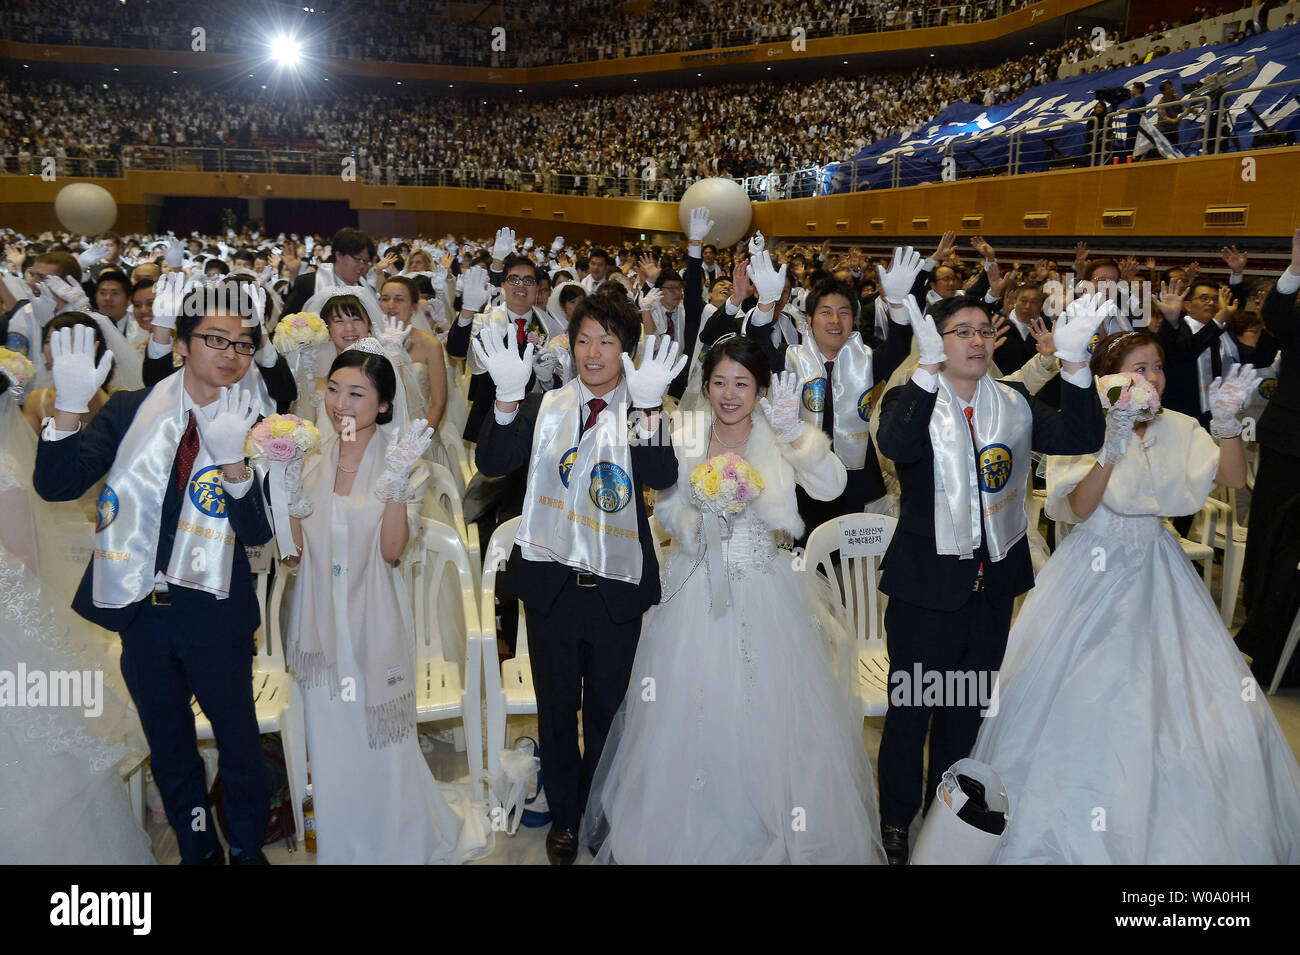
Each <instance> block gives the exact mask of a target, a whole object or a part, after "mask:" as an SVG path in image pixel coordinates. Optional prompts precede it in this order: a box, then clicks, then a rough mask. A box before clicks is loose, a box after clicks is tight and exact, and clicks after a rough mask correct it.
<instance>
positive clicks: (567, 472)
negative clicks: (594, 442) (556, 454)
mask: <svg viewBox="0 0 1300 955" xmlns="http://www.w3.org/2000/svg"><path fill="white" fill-rule="evenodd" d="M577 459H578V449H577V448H576V447H575V448H569V450H567V451H565V452H564V455H563V456H562V457H561V458H560V483H562V484H563V485H564V486H565V487H568V486H569V477H570V476H571V475H572V474H573V464H574V462H575V461H576V460H577Z"/></svg>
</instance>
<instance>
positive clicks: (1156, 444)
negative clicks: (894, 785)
mask: <svg viewBox="0 0 1300 955" xmlns="http://www.w3.org/2000/svg"><path fill="white" fill-rule="evenodd" d="M1162 362H1163V354H1162V352H1161V349H1160V346H1159V345H1158V344H1156V342H1155V340H1154V339H1153V338H1151V336H1149V335H1147V334H1146V333H1144V332H1123V333H1120V334H1117V335H1111V336H1109V337H1108V338H1106V339H1105V340H1103V341H1102V342H1101V343H1100V344H1098V346H1097V347H1096V350H1095V351H1094V352H1093V358H1092V370H1093V372H1094V374H1096V375H1098V376H1105V375H1112V374H1117V373H1119V374H1125V375H1129V376H1131V377H1133V378H1134V379H1137V380H1138V382H1139V384H1141V382H1142V380H1143V379H1145V381H1147V382H1149V383H1150V384H1151V385H1152V386H1153V387H1154V389H1155V391H1156V393H1157V394H1163V392H1164V385H1165V376H1164V369H1163V365H1162ZM1253 384H1254V369H1253V368H1242V367H1241V366H1239V367H1238V369H1234V373H1233V374H1230V375H1228V376H1227V377H1226V378H1224V379H1223V380H1216V381H1215V383H1214V385H1212V386H1211V389H1210V404H1211V408H1212V410H1213V414H1214V420H1213V421H1212V423H1211V429H1210V431H1211V433H1212V434H1213V435H1214V437H1217V438H1218V439H1219V444H1218V446H1216V445H1215V441H1214V438H1212V437H1211V433H1207V432H1206V431H1205V430H1204V429H1203V428H1202V427H1200V425H1199V424H1198V423H1197V421H1196V420H1195V419H1194V418H1190V417H1188V416H1186V415H1182V414H1178V413H1177V412H1174V411H1171V410H1169V409H1165V410H1164V411H1163V412H1162V413H1159V414H1153V413H1152V412H1151V411H1150V410H1147V411H1138V410H1136V409H1134V408H1132V407H1126V408H1123V409H1121V408H1120V405H1123V404H1127V403H1128V402H1127V401H1126V400H1125V399H1123V398H1121V400H1120V401H1119V402H1117V403H1116V406H1115V407H1114V408H1113V409H1112V410H1111V411H1110V412H1109V418H1108V422H1107V432H1106V443H1105V446H1104V447H1103V449H1102V451H1101V453H1100V454H1099V455H1096V456H1092V455H1089V456H1085V457H1073V458H1051V459H1049V461H1048V471H1047V493H1048V502H1047V513H1048V515H1049V516H1051V517H1053V518H1055V519H1057V520H1063V521H1067V522H1069V523H1072V524H1077V525H1078V526H1077V527H1076V528H1075V529H1074V530H1073V531H1072V532H1071V533H1070V535H1069V537H1067V538H1066V539H1065V541H1064V543H1063V544H1062V545H1061V547H1060V548H1059V549H1058V550H1057V551H1056V553H1055V554H1054V555H1053V556H1052V558H1051V560H1050V561H1048V563H1047V566H1046V567H1045V568H1044V569H1043V572H1042V573H1041V574H1040V575H1039V577H1038V580H1037V583H1036V585H1035V587H1034V589H1033V591H1031V592H1030V594H1029V597H1028V599H1027V600H1026V601H1025V604H1024V607H1023V608H1022V610H1021V611H1020V616H1019V618H1018V619H1017V621H1016V624H1015V627H1014V628H1013V629H1012V631H1011V637H1010V641H1009V643H1008V646H1007V654H1006V659H1005V661H1004V663H1003V669H1002V673H1001V677H1000V699H999V700H998V704H997V707H998V708H997V710H996V715H994V716H992V717H991V718H990V719H989V720H988V722H987V723H985V725H984V727H983V729H982V731H981V733H980V737H979V740H978V742H977V743H976V746H975V751H974V753H973V754H972V755H973V756H974V757H975V758H976V759H978V760H981V761H983V762H986V763H988V764H989V765H991V766H992V767H993V768H994V769H995V770H996V771H997V772H998V773H999V775H1001V777H1002V779H1003V782H1004V783H1005V784H1006V789H1007V795H1008V797H1009V799H1010V802H1011V824H1010V827H1009V830H1008V840H1007V843H1006V845H1005V846H1004V847H1003V848H1002V850H1001V851H1000V853H999V856H998V860H997V861H998V862H1001V863H1115V864H1169V863H1193V864H1198V863H1215V864H1232V863H1283V862H1289V863H1296V862H1300V768H1297V765H1296V760H1295V757H1294V756H1293V755H1292V752H1291V748H1290V747H1289V746H1288V744H1287V741H1286V739H1285V737H1284V736H1283V735H1282V731H1281V729H1280V728H1279V727H1278V724H1277V720H1276V718H1275V717H1274V716H1273V712H1272V710H1271V709H1270V708H1269V704H1268V701H1267V698H1266V697H1265V696H1264V693H1263V690H1262V689H1260V688H1259V687H1258V686H1257V685H1256V684H1255V682H1254V680H1253V679H1252V678H1251V675H1250V670H1249V669H1248V668H1247V666H1246V664H1245V662H1244V661H1243V660H1242V657H1241V654H1240V653H1239V652H1238V651H1237V648H1236V646H1235V645H1234V644H1233V642H1232V638H1231V637H1230V636H1229V635H1228V632H1227V630H1225V629H1224V626H1223V623H1222V621H1221V620H1220V617H1219V612H1218V609H1217V608H1216V607H1215V606H1214V603H1213V602H1212V600H1211V599H1210V596H1209V594H1208V592H1207V591H1206V588H1205V586H1204V584H1202V582H1201V580H1200V579H1199V578H1198V577H1197V576H1196V574H1195V572H1194V571H1193V569H1192V566H1191V564H1190V563H1189V562H1188V560H1187V558H1186V557H1185V556H1184V555H1183V552H1182V549H1181V548H1180V547H1179V545H1178V542H1177V540H1176V539H1175V538H1174V537H1173V535H1172V534H1170V533H1169V532H1168V531H1166V530H1165V529H1164V527H1163V526H1162V524H1161V518H1162V517H1174V516H1178V515H1183V514H1194V513H1195V512H1196V511H1198V510H1199V509H1200V508H1201V507H1202V505H1204V503H1205V499H1206V497H1207V496H1208V495H1209V493H1210V490H1211V489H1212V488H1213V486H1214V484H1215V482H1216V481H1217V482H1218V483H1221V484H1225V485H1227V486H1229V487H1241V486H1243V485H1244V483H1245V478H1246V462H1245V455H1244V452H1243V450H1242V446H1241V438H1240V434H1241V422H1240V421H1239V420H1238V418H1237V414H1238V412H1239V411H1240V410H1241V407H1242V405H1243V404H1244V402H1245V401H1246V400H1247V398H1248V397H1249V395H1250V392H1251V390H1252V387H1253Z"/></svg>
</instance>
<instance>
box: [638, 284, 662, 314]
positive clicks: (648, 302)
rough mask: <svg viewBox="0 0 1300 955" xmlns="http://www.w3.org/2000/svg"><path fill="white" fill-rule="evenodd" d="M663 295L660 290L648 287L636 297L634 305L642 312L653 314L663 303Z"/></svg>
mask: <svg viewBox="0 0 1300 955" xmlns="http://www.w3.org/2000/svg"><path fill="white" fill-rule="evenodd" d="M663 297H664V293H663V290H662V289H657V288H655V287H654V286H649V287H647V288H646V290H645V291H644V292H642V293H641V294H640V295H638V296H637V299H636V304H637V307H638V308H639V309H641V311H643V312H653V311H654V310H655V309H656V308H658V307H659V304H660V303H661V302H662V301H663Z"/></svg>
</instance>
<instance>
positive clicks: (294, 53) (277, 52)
mask: <svg viewBox="0 0 1300 955" xmlns="http://www.w3.org/2000/svg"><path fill="white" fill-rule="evenodd" d="M271 58H272V59H274V60H275V61H276V62H277V63H278V64H280V65H281V66H297V65H298V61H299V60H300V59H302V44H301V43H299V42H298V41H297V40H295V39H293V38H292V37H287V36H285V35H284V34H280V35H278V36H277V37H276V38H275V39H274V40H272V41H271Z"/></svg>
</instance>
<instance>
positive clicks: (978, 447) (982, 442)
mask: <svg viewBox="0 0 1300 955" xmlns="http://www.w3.org/2000/svg"><path fill="white" fill-rule="evenodd" d="M938 383H939V393H938V398H937V400H936V401H935V405H934V411H933V413H931V415H930V444H931V446H932V447H933V449H934V542H935V546H936V549H937V551H938V553H940V554H945V555H949V556H957V557H960V558H962V559H963V560H966V559H968V558H970V557H972V556H974V553H975V549H976V548H977V547H979V545H980V540H981V539H982V537H983V531H984V530H985V529H987V532H988V541H987V545H988V553H989V559H990V560H994V561H998V560H1001V559H1002V558H1003V557H1005V556H1006V555H1007V552H1008V551H1009V550H1010V549H1011V547H1012V545H1014V544H1015V543H1016V542H1017V541H1018V540H1020V538H1022V537H1024V536H1025V532H1026V530H1028V527H1029V517H1028V515H1027V514H1026V513H1025V500H1024V493H1025V487H1026V485H1027V482H1028V480H1029V468H1030V466H1031V464H1032V461H1031V450H1032V440H1033V430H1034V417H1033V413H1032V412H1031V411H1030V409H1029V403H1028V402H1027V401H1025V399H1024V397H1023V396H1021V394H1020V393H1019V392H1017V391H1016V390H1015V389H1013V388H1010V387H1008V386H1007V385H1003V384H1001V383H999V382H997V381H994V380H993V378H992V377H991V376H989V375H985V376H984V377H983V378H981V379H980V380H979V384H978V386H977V387H976V390H975V401H974V402H973V406H974V409H975V414H974V418H973V420H972V422H971V423H970V424H968V423H967V421H966V414H965V412H964V411H963V408H964V406H965V403H964V402H963V401H962V400H961V398H959V397H957V394H956V393H955V392H954V391H953V390H952V386H951V385H950V384H949V382H948V379H947V378H946V377H945V376H944V375H943V374H942V373H940V374H939V375H938ZM972 425H973V426H974V429H975V442H974V448H972V444H971V440H970V434H971V427H972ZM972 451H973V452H974V453H972ZM976 458H978V459H979V471H978V473H977V472H976V469H975V460H976ZM981 503H982V507H981ZM981 517H983V521H982V522H981Z"/></svg>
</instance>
